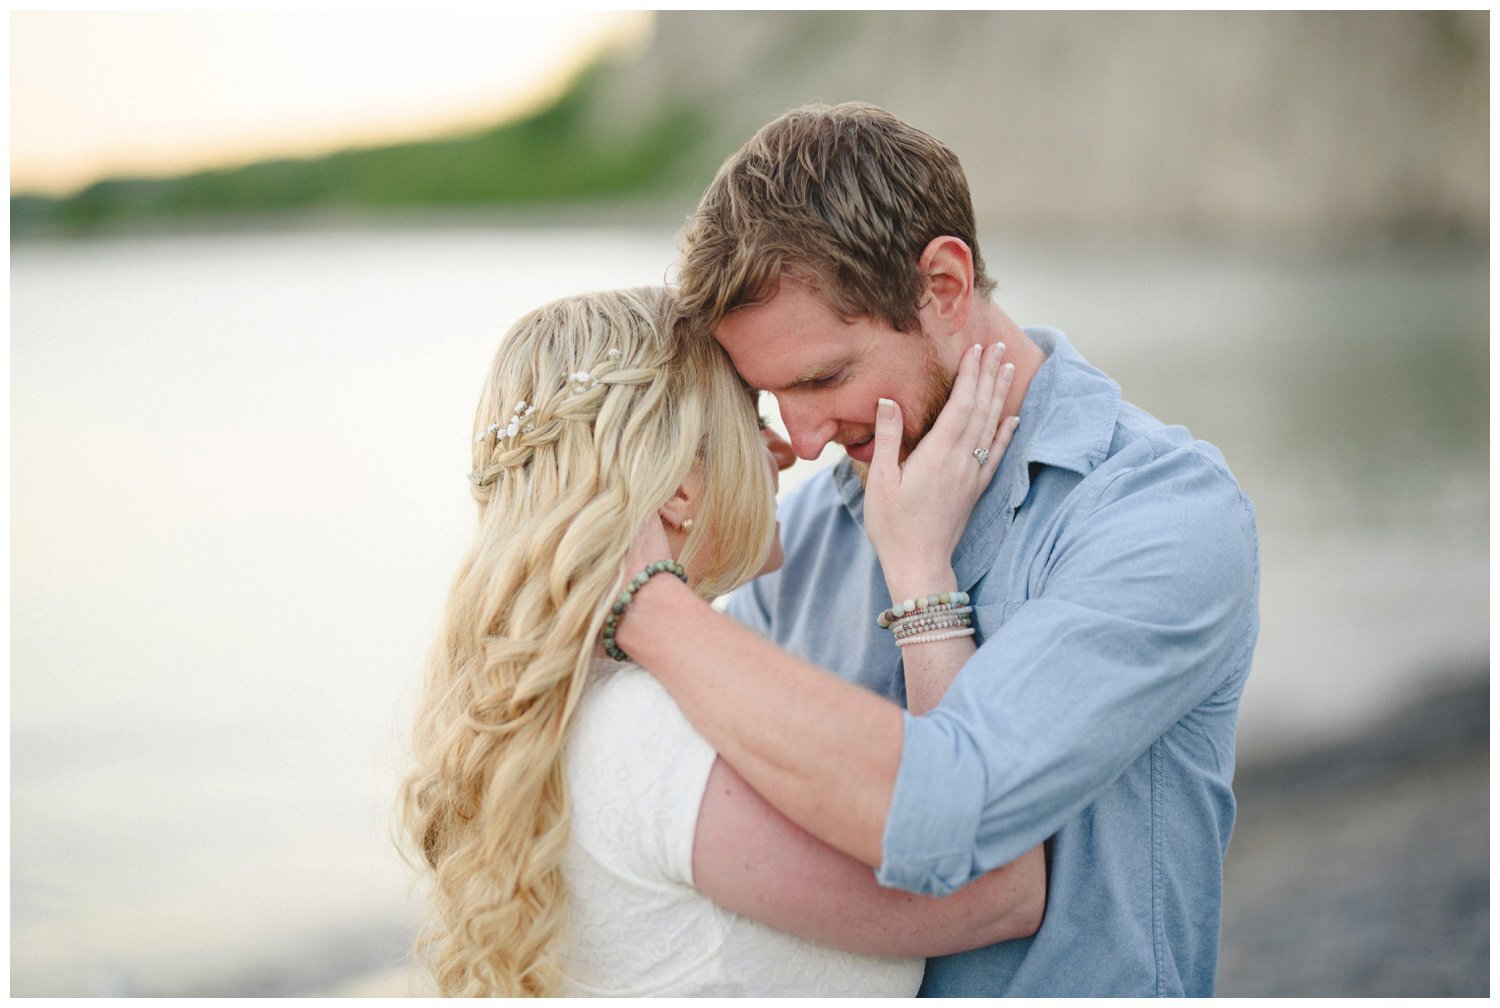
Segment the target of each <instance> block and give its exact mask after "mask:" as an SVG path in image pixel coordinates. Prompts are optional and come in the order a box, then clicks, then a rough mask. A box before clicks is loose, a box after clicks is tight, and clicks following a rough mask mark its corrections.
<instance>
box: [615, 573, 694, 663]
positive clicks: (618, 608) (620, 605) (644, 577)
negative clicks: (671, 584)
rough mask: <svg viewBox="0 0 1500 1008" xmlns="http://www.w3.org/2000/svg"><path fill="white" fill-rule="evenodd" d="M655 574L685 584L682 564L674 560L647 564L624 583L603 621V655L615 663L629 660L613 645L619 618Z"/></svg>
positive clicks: (685, 576)
mask: <svg viewBox="0 0 1500 1008" xmlns="http://www.w3.org/2000/svg"><path fill="white" fill-rule="evenodd" d="M657 574H676V575H677V578H678V580H680V581H681V582H682V583H683V584H687V571H685V570H683V569H682V564H680V563H678V562H677V561H676V560H658V561H656V562H655V563H652V564H647V565H646V569H645V570H643V571H641V572H640V573H639V574H637V575H636V576H635V577H633V578H631V579H630V581H629V582H628V583H626V585H625V590H624V591H622V592H621V593H620V597H619V598H617V599H615V602H614V605H612V606H610V607H609V615H608V616H607V617H605V620H604V653H605V654H607V655H609V656H610V657H611V658H613V659H614V660H615V661H629V660H630V656H629V655H627V654H626V653H625V652H624V651H621V650H620V648H619V647H618V646H617V645H616V644H615V631H616V630H618V629H619V626H620V617H621V615H623V614H624V612H625V607H626V606H628V605H630V600H631V598H632V597H633V596H634V595H635V593H636V592H638V591H640V590H641V587H642V586H643V585H645V583H646V582H647V581H650V580H651V578H652V577H653V576H655V575H657Z"/></svg>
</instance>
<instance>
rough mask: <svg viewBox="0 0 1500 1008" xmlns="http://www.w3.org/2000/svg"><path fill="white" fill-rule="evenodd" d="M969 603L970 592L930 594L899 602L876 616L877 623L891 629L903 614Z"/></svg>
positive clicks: (908, 614)
mask: <svg viewBox="0 0 1500 1008" xmlns="http://www.w3.org/2000/svg"><path fill="white" fill-rule="evenodd" d="M968 604H969V593H968V592H942V593H940V594H937V595H928V596H926V597H925V598H919V599H907V600H906V601H905V602H897V603H896V604H895V605H893V606H891V607H890V608H889V609H887V610H886V611H885V612H883V613H881V614H880V615H879V616H876V617H875V625H876V626H878V627H880V629H882V630H888V629H890V626H891V624H892V623H894V622H895V621H896V620H898V619H900V618H901V617H903V616H910V615H911V614H912V613H916V612H921V611H922V610H923V609H926V608H928V607H929V606H939V605H942V606H947V605H956V606H966V605H968Z"/></svg>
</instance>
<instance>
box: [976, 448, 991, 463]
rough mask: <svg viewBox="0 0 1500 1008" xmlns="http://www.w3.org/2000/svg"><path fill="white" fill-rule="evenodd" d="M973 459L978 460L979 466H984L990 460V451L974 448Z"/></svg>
mask: <svg viewBox="0 0 1500 1008" xmlns="http://www.w3.org/2000/svg"><path fill="white" fill-rule="evenodd" d="M974 457H975V458H977V459H978V460H979V464H980V465H984V464H985V463H986V462H988V461H989V460H990V450H989V449H988V448H975V449H974Z"/></svg>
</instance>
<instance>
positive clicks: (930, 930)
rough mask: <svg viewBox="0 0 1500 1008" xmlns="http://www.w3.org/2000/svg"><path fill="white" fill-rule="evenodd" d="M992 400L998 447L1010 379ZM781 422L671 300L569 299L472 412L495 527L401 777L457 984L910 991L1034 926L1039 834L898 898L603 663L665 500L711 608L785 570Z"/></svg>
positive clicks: (466, 582) (581, 989) (440, 966)
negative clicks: (935, 893) (958, 888)
mask: <svg viewBox="0 0 1500 1008" xmlns="http://www.w3.org/2000/svg"><path fill="white" fill-rule="evenodd" d="M976 368H977V364H975V365H974V366H973V367H970V368H969V369H968V370H967V371H961V372H960V378H959V381H960V383H962V382H966V381H967V382H969V383H970V384H971V385H974V384H976V383H977V380H978V379H977V378H976V375H975V371H976ZM966 387H967V386H966ZM997 393H998V398H996V397H995V396H996V394H997ZM986 394H987V395H989V396H990V397H991V398H992V399H993V400H994V403H995V404H996V406H997V408H996V409H995V411H994V413H995V416H994V422H993V423H992V424H991V425H990V427H989V434H990V436H992V437H993V438H994V439H995V442H994V443H995V445H996V448H997V450H1003V448H1004V443H1005V442H1007V441H1008V437H1009V434H1008V431H999V430H998V402H999V401H1000V400H1001V399H1003V396H1004V389H1003V388H1000V387H999V383H994V385H993V387H990V388H988V389H987V392H986ZM760 426H761V428H762V431H761V433H757V420H756V416H755V412H754V403H753V393H751V392H749V391H748V390H747V389H746V388H745V387H744V385H743V384H742V383H741V382H740V380H739V379H738V377H737V376H736V375H735V374H734V371H733V370H732V368H731V367H730V365H729V363H728V361H727V359H726V358H725V357H724V356H723V354H722V353H721V352H720V351H719V350H718V349H717V348H716V347H715V346H714V345H713V343H712V341H711V340H708V339H706V338H703V337H701V336H695V335H693V334H688V333H684V332H683V331H681V327H680V326H678V325H677V324H675V323H674V320H673V318H672V313H671V305H670V302H669V299H668V297H667V294H666V292H665V291H663V290H661V289H654V288H643V289H638V290H631V291H618V292H610V293H603V294H594V295H587V296H582V297H576V298H570V299H566V300H564V301H560V302H557V303H555V304H553V305H549V306H547V307H545V308H542V309H540V310H538V311H536V312H533V313H531V314H530V315H528V316H527V317H525V318H523V319H522V320H521V321H520V322H519V323H517V325H516V326H515V327H514V328H513V329H512V330H511V332H510V333H509V334H508V335H507V336H506V338H505V339H504V340H503V341H502V343H501V346H500V349H499V351H498V353H497V355H496V357H495V361H494V364H493V366H492V367H491V370H490V374H489V378H488V381H487V383H486V386H485V390H484V392H483V395H482V397H481V400H480V405H479V410H478V414H477V418H476V421H475V431H474V435H475V437H474V471H473V472H472V473H471V475H470V479H471V482H472V484H473V492H474V496H475V498H476V499H477V501H478V502H479V525H478V529H477V533H476V537H475V541H474V544H473V546H472V548H471V550H470V552H469V554H468V555H467V557H466V558H465V560H464V561H463V564H462V565H461V567H460V570H459V573H458V576H457V578H456V580H455V583H454V586H453V589H452V593H451V595H450V598H449V602H448V609H447V615H446V621H445V626H444V629H443V632H442V635H441V638H440V640H439V642H438V645H437V647H436V649H435V654H434V658H433V661H432V665H431V671H430V676H429V681H428V684H427V691H426V695H425V697H424V698H423V700H422V704H421V708H420V710H419V712H418V719H417V730H416V750H417V752H416V755H417V760H418V770H417V772H416V773H414V774H413V775H412V777H411V779H410V780H409V781H408V784H407V788H406V809H405V815H406V822H407V828H408V830H409V832H410V834H411V837H412V839H413V841H414V842H415V845H416V846H417V848H418V849H419V851H420V852H421V855H422V859H423V861H424V862H425V864H426V865H427V866H428V867H430V868H431V870H432V872H433V896H434V903H435V909H436V911H437V913H436V917H437V920H436V925H435V927H434V929H433V930H432V932H431V933H430V934H429V935H428V936H427V939H426V945H427V946H428V950H429V953H430V956H431V960H432V963H433V967H434V970H435V973H436V977H437V981H438V986H439V988H440V989H441V990H442V991H443V992H444V993H446V994H462V995H485V994H490V995H495V994H498V995H517V994H552V993H563V994H621V995H647V994H657V995H690V994H847V995H866V996H879V995H887V996H902V995H911V994H913V993H915V991H916V989H917V986H918V984H919V983H920V981H921V975H922V960H921V958H919V957H921V956H926V955H935V954H943V953H948V952H956V951H962V950H964V949H967V948H972V947H977V946H980V945H986V944H990V943H993V942H995V941H1000V940H1004V939H1006V938H1012V937H1020V936H1023V935H1027V934H1030V933H1033V932H1034V931H1035V928H1036V927H1037V925H1038V924H1039V922H1040V907H1041V902H1042V900H1041V897H1040V893H1041V886H1042V872H1043V869H1042V865H1041V854H1040V849H1037V850H1035V851H1032V852H1030V853H1028V854H1027V855H1025V856H1024V857H1023V858H1021V859H1019V860H1018V861H1017V862H1015V863H1014V864H1012V865H1009V866H1006V867H1005V868H1002V869H999V870H997V871H995V872H992V873H991V874H990V875H989V876H986V877H985V878H983V879H981V880H979V881H978V882H976V883H975V884H974V885H972V886H970V887H968V888H966V889H965V890H963V891H962V892H960V893H957V894H955V895H954V896H951V897H948V898H947V899H943V900H932V899H926V898H920V897H911V896H909V895H907V894H904V893H899V892H896V891H894V890H886V889H882V888H881V887H880V886H878V885H877V884H876V883H875V881H874V878H873V876H872V874H871V872H870V871H869V869H868V868H865V867H864V866H863V865H860V864H859V863H858V862H856V861H854V860H853V859H851V858H848V857H846V856H845V855H843V854H841V853H839V852H837V851H835V850H833V849H832V848H830V847H827V846H825V845H823V844H822V843H820V842H819V841H817V840H816V839H814V838H812V837H811V836H809V835H808V834H806V833H804V832H802V831H801V830H800V829H798V828H797V827H795V826H794V825H792V824H791V823H790V822H788V821H787V820H785V819H783V818H782V817H780V815H779V814H777V813H776V812H775V811H774V810H772V809H770V807H769V806H767V805H766V804H765V803H764V802H763V801H761V800H760V799H759V798H758V796H756V795H755V794H754V792H753V791H751V790H750V789H749V788H747V787H746V786H745V785H744V783H743V781H741V780H740V779H739V778H738V777H737V776H736V775H735V774H734V773H733V771H731V770H729V768H728V767H727V766H725V765H724V764H723V763H722V762H720V761H718V760H717V759H716V758H715V756H714V753H713V751H712V750H711V749H710V748H709V747H708V746H707V744H706V743H705V742H704V741H703V740H702V738H701V737H699V736H698V735H697V734H696V733H695V732H694V731H693V730H692V728H691V727H690V726H689V725H688V724H687V722H686V720H685V719H683V717H682V716H681V714H680V712H678V711H677V709H676V707H675V706H674V705H673V704H672V702H671V700H670V698H668V697H667V695H666V693H665V692H664V691H663V690H662V689H661V687H660V686H659V685H657V684H656V682H655V681H654V680H653V679H651V678H650V676H649V675H647V674H646V673H645V672H643V671H642V670H640V669H638V668H636V667H634V666H632V665H630V664H628V663H627V662H621V661H616V660H611V659H610V658H609V657H608V656H607V655H608V653H613V654H614V655H615V656H616V658H622V657H624V656H623V655H622V654H621V653H620V652H619V650H618V649H617V648H616V647H615V646H614V644H613V641H612V638H611V637H610V635H609V628H610V627H612V626H613V625H614V622H615V620H617V619H618V618H619V613H620V611H621V610H623V608H625V606H626V605H627V604H628V593H627V596H626V597H625V598H624V599H621V598H620V581H621V578H620V573H619V572H620V571H621V570H622V568H623V567H624V566H625V565H626V564H627V562H628V557H629V556H630V553H631V549H632V545H633V543H635V541H636V539H637V536H636V532H637V530H638V529H641V528H642V527H643V526H645V525H646V524H647V523H648V521H649V522H655V521H656V520H657V516H660V520H661V522H663V523H664V524H665V526H666V528H667V529H668V534H667V540H666V548H667V549H669V550H670V552H671V554H672V556H673V558H674V559H675V560H676V561H678V562H679V563H680V564H681V568H679V569H678V570H677V571H676V572H677V573H678V574H679V576H681V577H683V578H684V580H686V581H687V582H688V584H689V585H690V586H691V587H692V588H693V589H694V590H695V591H696V592H697V593H698V594H700V595H701V596H703V597H705V598H712V597H713V596H715V595H718V594H720V593H722V592H724V591H726V590H728V589H730V588H733V587H735V586H737V585H739V584H741V583H743V582H745V581H747V580H749V579H750V578H751V577H753V576H755V575H756V574H757V573H758V572H763V571H766V570H770V569H774V568H775V567H776V566H778V565H779V563H780V547H779V543H778V542H777V539H776V531H775V517H774V485H775V478H776V468H777V467H778V466H780V467H782V468H784V467H785V466H786V465H789V464H790V461H791V458H790V452H789V450H788V448H787V446H786V443H785V442H784V441H781V440H780V439H778V438H776V437H775V436H774V435H773V434H771V433H770V432H769V431H765V430H764V423H763V422H762V423H761V424H760ZM969 443H972V441H971V442H969ZM980 489H982V487H980ZM935 492H936V491H935ZM943 492H951V488H943ZM975 496H977V491H976V493H975ZM656 568H657V569H656V570H655V571H654V572H653V574H654V573H661V571H660V565H656ZM646 576H653V575H646ZM942 650H943V651H944V652H945V653H946V650H947V649H942ZM704 660H705V661H709V660H712V656H705V657H704ZM956 669H957V665H956V664H953V665H952V667H951V668H947V669H946V670H945V671H944V673H943V674H946V675H948V676H949V677H951V675H952V673H953V672H955V671H956Z"/></svg>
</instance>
